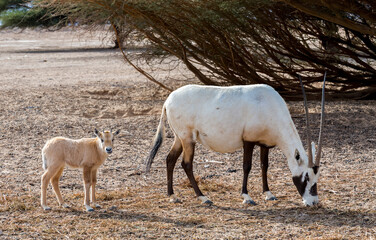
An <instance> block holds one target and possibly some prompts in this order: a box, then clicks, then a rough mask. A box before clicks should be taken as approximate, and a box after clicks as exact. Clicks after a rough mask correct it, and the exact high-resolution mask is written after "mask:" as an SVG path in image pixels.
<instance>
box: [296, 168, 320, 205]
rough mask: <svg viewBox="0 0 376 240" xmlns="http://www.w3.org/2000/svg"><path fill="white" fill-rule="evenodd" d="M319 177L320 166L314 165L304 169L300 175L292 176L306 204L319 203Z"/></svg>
mask: <svg viewBox="0 0 376 240" xmlns="http://www.w3.org/2000/svg"><path fill="white" fill-rule="evenodd" d="M318 178H319V167H317V166H314V167H312V168H308V171H307V170H306V171H303V172H302V174H300V175H299V176H294V177H293V178H292V180H293V182H294V184H295V186H296V188H297V189H298V192H299V194H300V196H302V198H303V203H304V204H305V205H308V206H311V205H315V204H317V203H318V201H319V199H318V196H317V180H318Z"/></svg>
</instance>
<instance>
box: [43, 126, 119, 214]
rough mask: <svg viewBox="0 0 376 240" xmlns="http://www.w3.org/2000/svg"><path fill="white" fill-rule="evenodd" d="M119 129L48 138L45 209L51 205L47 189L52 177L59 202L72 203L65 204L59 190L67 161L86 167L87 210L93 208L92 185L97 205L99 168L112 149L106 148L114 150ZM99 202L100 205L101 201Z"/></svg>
mask: <svg viewBox="0 0 376 240" xmlns="http://www.w3.org/2000/svg"><path fill="white" fill-rule="evenodd" d="M118 133H119V131H117V132H115V133H112V132H109V131H105V132H100V133H99V132H98V131H96V135H97V137H96V138H82V139H79V140H73V139H69V138H64V137H55V138H52V139H50V140H48V141H47V143H46V144H45V146H44V147H43V149H42V158H43V168H45V172H44V174H43V175H42V179H41V205H42V207H43V208H44V209H45V210H49V209H50V208H49V207H48V206H47V203H46V202H47V199H46V195H47V194H46V191H47V186H48V182H49V181H51V185H52V188H53V190H54V192H55V194H56V197H57V200H58V202H59V204H60V205H62V206H64V207H68V206H67V205H66V204H64V201H63V198H62V196H61V193H60V190H59V179H60V176H61V174H62V173H63V170H64V167H65V165H68V166H70V167H74V168H82V169H83V180H84V191H85V199H84V205H85V207H86V210H88V211H93V209H92V208H91V207H90V199H89V194H90V188H91V189H92V192H91V202H92V203H93V204H94V205H96V198H95V184H96V182H97V170H98V168H99V167H100V166H101V165H102V164H103V162H104V161H105V160H106V158H107V157H108V154H109V153H108V152H107V151H106V149H108V150H109V148H111V152H112V146H113V138H114V135H117V134H118ZM102 140H103V142H102ZM111 152H110V153H111ZM96 206H97V207H99V205H96Z"/></svg>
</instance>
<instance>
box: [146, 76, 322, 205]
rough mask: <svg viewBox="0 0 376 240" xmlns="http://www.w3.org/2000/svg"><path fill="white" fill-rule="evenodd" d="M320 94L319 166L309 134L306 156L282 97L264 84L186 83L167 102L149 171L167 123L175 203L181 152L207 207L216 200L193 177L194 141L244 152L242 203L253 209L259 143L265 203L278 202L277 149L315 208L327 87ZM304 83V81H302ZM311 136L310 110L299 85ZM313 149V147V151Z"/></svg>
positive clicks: (169, 183) (306, 200)
mask: <svg viewBox="0 0 376 240" xmlns="http://www.w3.org/2000/svg"><path fill="white" fill-rule="evenodd" d="M325 77H326V74H325V76H324V83H323V91H322V94H323V95H322V106H321V107H322V112H321V124H320V137H319V145H318V149H317V155H316V159H315V162H313V158H314V156H315V145H314V143H312V145H311V144H310V142H311V140H310V134H307V136H308V143H309V144H308V145H309V146H310V145H311V146H310V147H308V148H309V149H308V156H307V154H306V152H305V150H304V147H303V144H302V141H301V140H300V137H299V135H298V132H297V130H296V128H295V125H294V122H293V121H292V119H291V116H290V113H289V110H288V108H287V105H286V103H285V101H284V100H283V99H282V97H281V96H280V95H279V94H278V93H277V92H276V91H275V90H274V89H273V88H272V87H270V86H268V85H264V84H257V85H249V86H232V87H215V86H199V85H187V86H184V87H181V88H179V89H177V90H176V91H174V92H172V93H171V94H170V96H169V97H168V98H167V100H166V101H165V103H164V105H163V108H162V114H161V119H160V122H159V126H158V129H157V133H156V135H155V139H154V143H153V148H152V150H151V152H150V155H149V157H148V159H147V161H146V172H148V171H150V167H151V164H152V162H153V159H154V157H155V155H156V154H157V151H158V149H159V147H160V146H161V144H162V141H163V138H164V131H165V120H166V118H167V120H168V123H169V125H170V127H171V129H172V131H173V132H174V135H175V139H174V143H173V146H172V148H171V150H170V153H169V154H168V156H167V159H166V164H167V193H168V195H169V196H170V198H171V201H179V200H178V199H177V198H176V197H175V196H174V191H173V188H172V180H173V170H174V167H175V164H176V161H177V159H178V158H179V156H180V154H181V153H182V152H183V161H182V166H183V169H184V171H185V173H186V174H187V176H188V178H189V181H190V183H191V185H192V187H193V189H194V191H195V193H196V195H197V197H198V198H199V200H201V201H202V202H203V203H207V204H211V203H212V202H211V201H210V200H209V199H208V198H207V197H205V196H204V195H203V194H202V192H201V191H200V189H199V187H198V185H197V182H196V180H195V178H194V176H193V166H192V164H193V155H194V148H195V143H196V141H198V142H200V143H202V144H203V145H204V146H206V147H208V148H209V149H212V150H214V151H217V152H221V153H225V152H234V151H235V150H237V149H239V148H242V147H243V149H244V157H243V171H244V178H243V186H242V197H243V198H244V201H243V203H245V204H250V205H254V204H255V202H254V201H253V200H252V198H251V197H250V196H249V195H248V190H247V181H248V175H249V172H250V170H251V166H252V153H253V149H254V146H255V145H258V146H260V147H261V154H260V155H261V168H262V183H263V191H264V193H265V194H266V199H267V200H275V199H276V198H275V196H274V195H273V194H272V193H271V192H270V191H269V187H268V182H267V170H268V154H269V149H270V148H272V147H274V146H278V147H279V148H280V149H281V150H282V152H283V154H284V155H285V157H286V158H287V162H288V166H289V168H290V171H291V173H292V177H293V182H294V184H295V186H296V187H297V189H298V192H299V194H300V195H301V196H302V198H303V203H304V204H305V205H308V206H311V205H314V204H317V203H318V201H319V199H318V196H317V181H318V178H319V164H320V155H321V127H322V121H323V117H324V89H325ZM300 81H301V80H300ZM301 86H302V90H303V96H304V104H305V109H306V110H305V111H306V120H307V132H308V133H309V123H308V108H307V105H306V96H305V92H304V88H303V84H302V82H301ZM311 147H312V149H311Z"/></svg>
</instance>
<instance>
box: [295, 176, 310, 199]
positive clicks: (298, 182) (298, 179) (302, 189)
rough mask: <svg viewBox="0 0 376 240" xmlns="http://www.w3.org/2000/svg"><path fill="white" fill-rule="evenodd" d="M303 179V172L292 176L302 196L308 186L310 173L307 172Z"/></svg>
mask: <svg viewBox="0 0 376 240" xmlns="http://www.w3.org/2000/svg"><path fill="white" fill-rule="evenodd" d="M302 179H303V174H301V175H300V176H297V177H293V178H292V181H293V182H294V184H295V186H296V188H297V189H298V192H299V194H300V196H303V194H304V192H305V189H306V187H307V182H308V181H309V176H308V173H306V174H305V177H304V179H303V180H302Z"/></svg>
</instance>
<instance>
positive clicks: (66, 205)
mask: <svg viewBox="0 0 376 240" xmlns="http://www.w3.org/2000/svg"><path fill="white" fill-rule="evenodd" d="M61 206H62V207H63V208H70V206H69V205H68V204H66V203H64V204H63V205H61Z"/></svg>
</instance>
